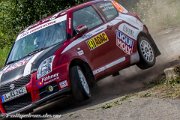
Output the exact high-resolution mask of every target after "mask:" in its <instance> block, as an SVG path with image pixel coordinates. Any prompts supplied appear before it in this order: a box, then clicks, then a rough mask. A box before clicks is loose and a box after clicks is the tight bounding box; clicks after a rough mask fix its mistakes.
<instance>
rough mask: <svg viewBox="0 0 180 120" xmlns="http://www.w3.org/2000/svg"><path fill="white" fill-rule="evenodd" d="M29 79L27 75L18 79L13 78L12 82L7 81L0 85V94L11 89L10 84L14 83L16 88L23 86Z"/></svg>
mask: <svg viewBox="0 0 180 120" xmlns="http://www.w3.org/2000/svg"><path fill="white" fill-rule="evenodd" d="M30 79H31V76H30V75H28V76H26V77H22V78H20V79H18V80H14V81H12V82H9V83H7V84H5V85H1V86H0V96H1V95H3V94H5V93H8V92H10V91H11V89H10V85H11V84H14V85H15V88H14V89H17V88H20V87H23V86H25V85H26V84H27V83H29V82H30Z"/></svg>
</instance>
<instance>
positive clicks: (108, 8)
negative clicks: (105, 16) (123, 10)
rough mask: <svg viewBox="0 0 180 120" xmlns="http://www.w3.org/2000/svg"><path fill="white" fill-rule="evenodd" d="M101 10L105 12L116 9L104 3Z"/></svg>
mask: <svg viewBox="0 0 180 120" xmlns="http://www.w3.org/2000/svg"><path fill="white" fill-rule="evenodd" d="M99 8H101V10H102V11H103V12H105V11H108V10H112V9H114V7H113V6H112V4H111V3H103V4H101V5H100V6H99Z"/></svg>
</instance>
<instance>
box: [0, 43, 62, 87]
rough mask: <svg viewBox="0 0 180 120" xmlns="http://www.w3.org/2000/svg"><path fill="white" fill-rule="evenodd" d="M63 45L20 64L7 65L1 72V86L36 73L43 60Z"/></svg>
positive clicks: (48, 49)
mask: <svg viewBox="0 0 180 120" xmlns="http://www.w3.org/2000/svg"><path fill="white" fill-rule="evenodd" d="M60 45H61V44H58V45H54V46H52V47H50V48H47V49H45V50H43V51H40V52H38V53H36V54H34V55H31V56H28V57H26V58H24V59H22V60H20V61H18V62H15V63H12V64H9V65H6V66H5V67H4V68H3V69H2V70H1V71H0V85H1V84H5V83H7V82H10V81H14V80H18V79H20V78H21V77H25V76H27V75H29V74H31V73H32V72H33V71H36V70H37V69H38V67H39V65H40V64H41V62H42V61H43V60H45V59H46V58H48V57H50V56H52V55H53V54H54V53H55V51H56V50H57V49H58V48H59V47H60Z"/></svg>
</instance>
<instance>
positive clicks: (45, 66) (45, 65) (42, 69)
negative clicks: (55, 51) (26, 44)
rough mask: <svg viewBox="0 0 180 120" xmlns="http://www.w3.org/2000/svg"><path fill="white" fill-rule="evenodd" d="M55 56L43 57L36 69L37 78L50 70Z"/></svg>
mask: <svg viewBox="0 0 180 120" xmlns="http://www.w3.org/2000/svg"><path fill="white" fill-rule="evenodd" d="M54 58H55V56H54V55H53V56H51V57H48V58H47V59H45V60H44V61H43V62H42V63H41V64H40V66H39V68H38V71H37V79H39V78H41V77H44V76H45V75H47V74H48V73H50V72H51V71H52V64H53V61H54Z"/></svg>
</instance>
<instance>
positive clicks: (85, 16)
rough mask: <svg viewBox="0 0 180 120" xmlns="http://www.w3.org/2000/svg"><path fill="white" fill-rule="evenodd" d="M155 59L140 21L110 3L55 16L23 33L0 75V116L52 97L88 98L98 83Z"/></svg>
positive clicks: (145, 66)
mask: <svg viewBox="0 0 180 120" xmlns="http://www.w3.org/2000/svg"><path fill="white" fill-rule="evenodd" d="M158 55H160V51H159V50H158V48H157V46H156V44H155V42H154V40H153V39H152V37H151V35H150V33H149V31H148V29H147V27H146V26H145V25H144V24H143V23H142V21H141V20H140V18H139V17H138V16H137V15H136V14H133V13H130V12H128V11H127V10H126V9H125V8H124V7H123V6H121V5H120V4H118V3H117V2H115V1H113V0H95V1H90V2H87V3H84V4H81V5H78V6H75V7H72V8H70V9H68V10H64V11H60V12H58V13H56V14H54V15H52V16H49V17H47V18H45V19H43V20H40V21H39V22H37V23H35V24H33V25H31V26H29V27H28V28H26V29H25V30H23V31H22V32H21V33H20V34H19V35H18V36H17V39H16V41H15V42H14V44H13V46H12V49H11V51H10V53H9V56H8V58H7V60H6V63H5V66H4V67H3V68H2V69H1V71H0V114H15V113H22V112H24V111H27V110H32V109H33V108H36V107H38V106H40V105H42V104H43V103H47V102H49V101H51V100H53V99H55V98H56V99H57V97H62V96H64V95H67V94H71V95H72V96H73V97H74V99H75V100H77V101H82V100H85V99H88V98H90V97H91V89H90V88H91V87H92V86H93V84H95V83H96V82H97V81H98V80H100V79H102V78H104V77H106V76H109V75H117V74H118V72H119V71H120V70H122V69H124V68H127V67H129V66H131V65H135V64H136V65H137V66H138V67H140V68H141V69H148V68H150V67H152V66H153V65H154V64H155V62H156V57H157V56H158Z"/></svg>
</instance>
